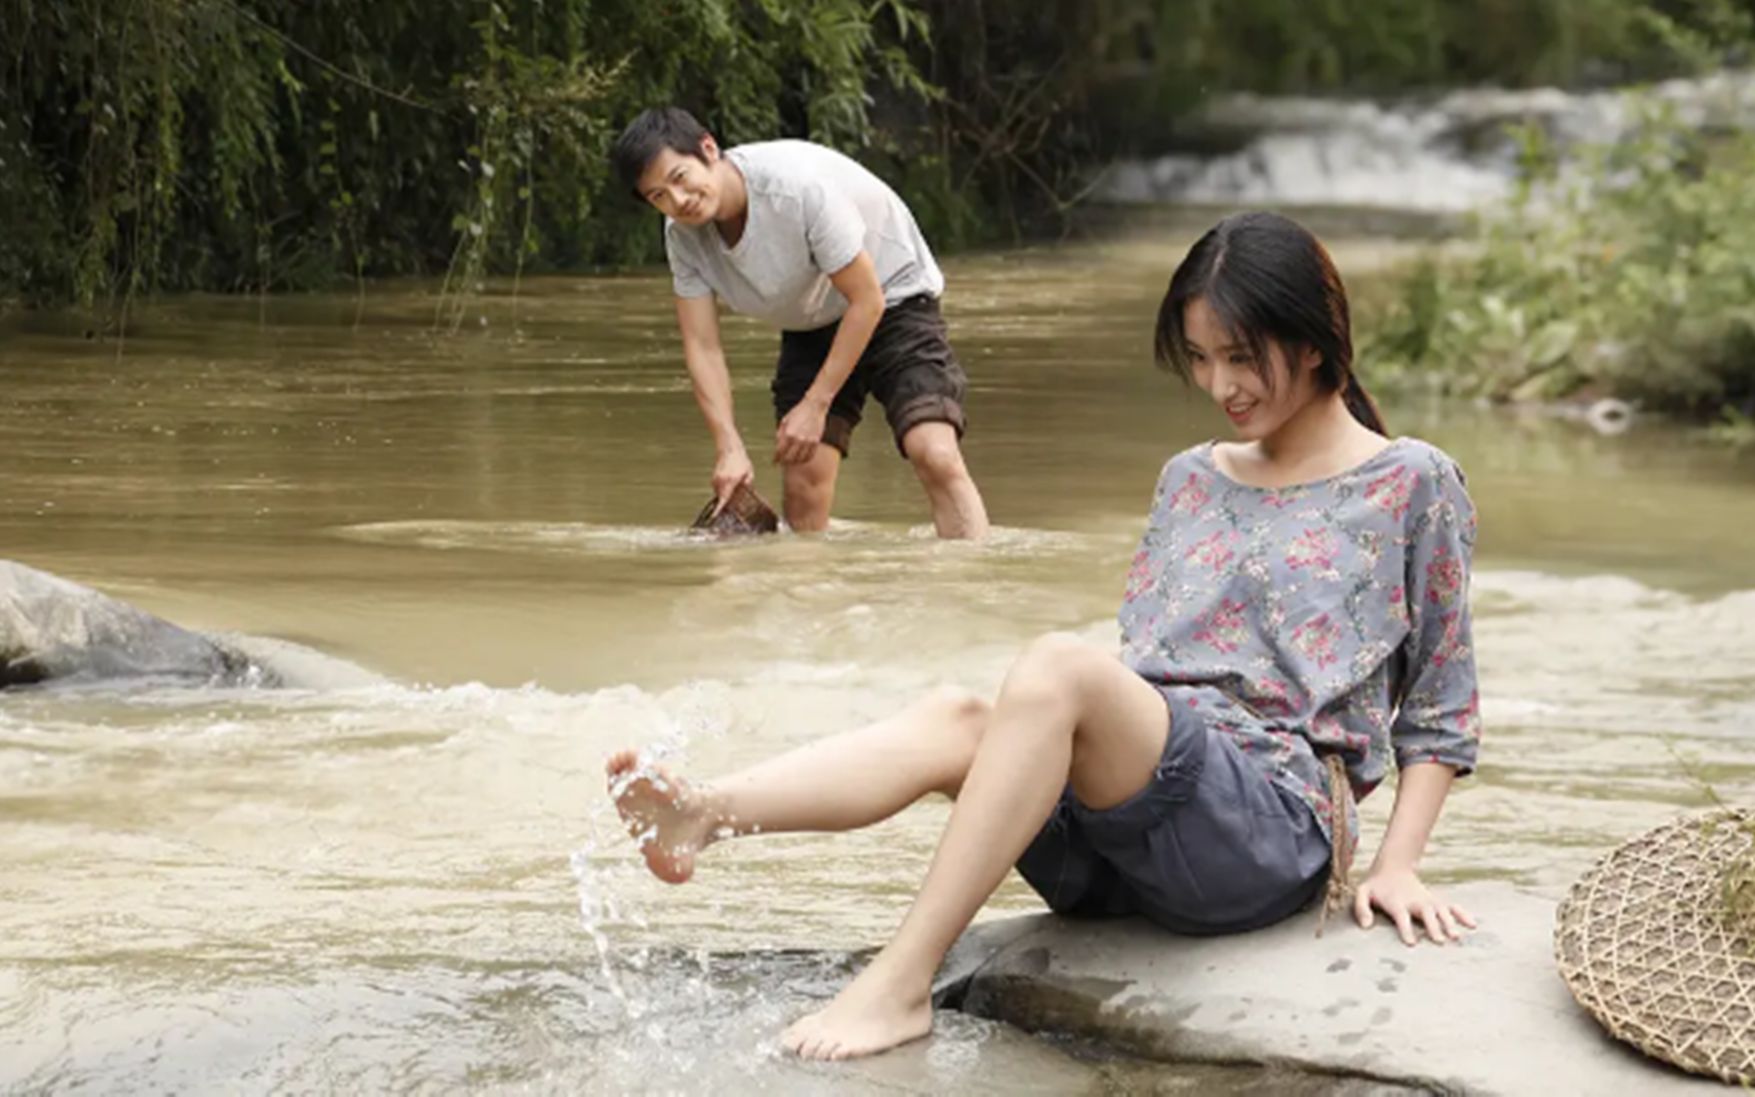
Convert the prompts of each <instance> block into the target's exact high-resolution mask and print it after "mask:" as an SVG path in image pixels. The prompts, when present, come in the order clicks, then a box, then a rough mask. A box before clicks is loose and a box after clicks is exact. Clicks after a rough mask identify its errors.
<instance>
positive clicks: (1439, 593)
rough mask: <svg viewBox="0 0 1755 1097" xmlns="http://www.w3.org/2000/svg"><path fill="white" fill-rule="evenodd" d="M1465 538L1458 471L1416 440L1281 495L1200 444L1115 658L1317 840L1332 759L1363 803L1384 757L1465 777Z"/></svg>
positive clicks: (1156, 518)
mask: <svg viewBox="0 0 1755 1097" xmlns="http://www.w3.org/2000/svg"><path fill="white" fill-rule="evenodd" d="M1474 544H1475V510H1474V505H1473V504H1472V503H1471V502H1470V500H1469V496H1468V492H1467V491H1466V490H1464V487H1463V476H1462V471H1461V470H1460V469H1459V468H1457V465H1456V462H1454V461H1452V460H1451V459H1450V457H1449V456H1447V455H1446V454H1445V453H1444V452H1443V451H1441V450H1439V449H1438V448H1436V447H1435V446H1431V445H1428V444H1427V443H1425V442H1421V441H1418V440H1416V439H1412V438H1401V439H1397V440H1396V441H1394V442H1391V443H1390V444H1389V445H1388V447H1386V448H1385V449H1384V450H1383V451H1382V452H1380V453H1378V454H1377V455H1376V456H1374V457H1372V458H1371V459H1370V460H1368V461H1366V462H1365V463H1364V464H1362V465H1359V466H1358V467H1356V468H1354V469H1352V470H1350V471H1348V472H1344V473H1341V474H1340V475H1338V476H1334V477H1331V478H1329V479H1327V480H1321V481H1317V482H1315V483H1311V484H1301V485H1298V486H1295V487H1288V488H1279V489H1268V488H1255V487H1250V486H1248V485H1245V484H1241V483H1238V482H1236V481H1234V480H1232V479H1230V478H1229V477H1227V476H1226V475H1225V474H1224V473H1222V472H1220V471H1219V469H1218V466H1217V465H1215V464H1214V461H1213V454H1212V445H1211V443H1208V444H1205V445H1201V446H1197V447H1195V448H1193V449H1190V450H1187V451H1185V452H1183V453H1180V454H1178V455H1177V456H1175V457H1174V458H1172V459H1171V460H1170V463H1169V464H1168V465H1166V466H1165V467H1164V473H1163V476H1162V477H1161V478H1160V479H1159V481H1158V491H1157V495H1156V497H1155V499H1154V500H1153V504H1152V516H1151V522H1150V525H1149V526H1148V527H1147V529H1146V533H1145V537H1144V538H1143V539H1142V540H1141V543H1140V549H1139V552H1138V554H1136V555H1135V557H1134V561H1133V568H1132V570H1131V571H1130V572H1129V573H1128V577H1127V592H1126V595H1125V597H1124V599H1123V602H1122V606H1121V615H1120V617H1121V636H1122V658H1123V660H1124V661H1125V662H1126V663H1127V665H1128V666H1130V667H1132V668H1133V669H1134V670H1135V671H1137V672H1138V673H1139V674H1140V675H1141V676H1142V677H1144V678H1145V679H1146V680H1147V681H1149V682H1151V683H1153V684H1154V685H1156V686H1158V687H1159V688H1161V689H1183V688H1186V689H1189V692H1188V693H1187V694H1185V702H1186V703H1188V704H1191V705H1193V706H1194V707H1195V708H1196V709H1197V711H1201V712H1203V713H1204V714H1205V717H1206V720H1207V722H1208V724H1209V726H1211V727H1213V728H1215V729H1216V730H1218V731H1221V732H1223V733H1224V734H1226V735H1229V736H1230V737H1231V739H1232V740H1233V741H1234V742H1235V743H1236V744H1237V745H1238V746H1239V747H1240V748H1242V750H1243V752H1244V754H1245V755H1246V756H1247V757H1248V758H1249V759H1250V760H1251V761H1253V762H1254V763H1256V764H1257V765H1259V766H1261V767H1262V769H1263V771H1264V772H1266V773H1267V775H1268V776H1269V777H1270V778H1271V779H1272V780H1273V781H1274V782H1276V783H1277V784H1279V785H1280V786H1282V787H1283V788H1285V789H1288V790H1290V791H1291V792H1293V793H1294V794H1296V795H1297V796H1299V797H1301V798H1302V799H1304V800H1305V801H1306V802H1307V803H1309V804H1310V806H1311V807H1312V808H1313V809H1314V810H1315V812H1316V816H1317V818H1318V820H1320V821H1321V824H1322V826H1323V828H1324V830H1325V831H1327V829H1328V826H1329V801H1328V790H1327V781H1326V780H1325V778H1324V772H1323V767H1322V763H1321V762H1320V761H1319V756H1320V755H1322V754H1326V753H1328V752H1331V751H1338V752H1339V753H1340V755H1341V758H1342V760H1343V761H1344V762H1345V763H1346V768H1347V774H1348V776H1349V778H1350V779H1351V782H1352V786H1353V793H1354V795H1355V796H1357V797H1360V798H1363V797H1364V796H1365V795H1366V794H1367V793H1369V792H1370V791H1371V790H1372V789H1373V788H1375V787H1376V786H1377V784H1378V782H1379V781H1381V780H1383V776H1384V773H1385V772H1386V771H1387V769H1388V767H1389V760H1390V758H1391V757H1392V756H1393V757H1394V758H1395V761H1396V764H1397V765H1398V766H1408V765H1412V764H1414V763H1417V762H1441V763H1443V764H1445V765H1449V766H1454V767H1456V769H1457V772H1458V774H1459V775H1460V774H1464V773H1467V772H1469V771H1471V770H1472V769H1473V768H1474V765H1475V756H1476V752H1477V749H1478V747H1479V743H1480V736H1481V721H1480V702H1479V694H1478V692H1477V689H1476V683H1475V657H1474V651H1473V647H1472V640H1471V635H1470V625H1469V603H1468V577H1469V561H1470V557H1471V555H1472V553H1473V550H1474ZM1171 733H1172V734H1175V732H1174V729H1173V730H1172V732H1171ZM1355 833H1356V831H1355Z"/></svg>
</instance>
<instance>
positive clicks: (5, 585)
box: [0, 560, 274, 689]
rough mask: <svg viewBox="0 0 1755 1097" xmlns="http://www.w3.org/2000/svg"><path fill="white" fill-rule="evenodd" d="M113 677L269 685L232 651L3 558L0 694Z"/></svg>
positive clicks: (0, 563) (260, 672) (0, 564)
mask: <svg viewBox="0 0 1755 1097" xmlns="http://www.w3.org/2000/svg"><path fill="white" fill-rule="evenodd" d="M112 678H168V679H182V680H190V681H197V682H202V683H213V684H250V685H257V684H274V683H273V682H272V680H271V679H270V677H269V676H268V675H267V674H266V672H264V671H263V670H262V669H261V668H259V667H257V666H255V665H254V664H253V663H252V662H251V661H250V660H249V659H248V658H247V657H246V656H244V655H243V654H241V653H240V652H238V651H237V650H235V649H234V648H232V647H230V646H228V645H225V644H222V643H220V642H218V641H216V640H214V639H212V638H211V637H207V636H203V635H201V634H199V633H195V632H190V631H189V630H188V629H184V628H179V627H177V626H176V625H173V624H171V623H170V622H169V621H165V620H163V619H161V618H158V617H154V616H153V615H152V614H150V613H147V612H145V611H144V610H139V609H136V608H134V607H133V606H130V605H128V604H126V603H124V602H119V601H117V600H116V599H114V598H111V597H110V596H108V595H106V594H102V593H99V592H98V591H95V590H93V589H91V588H90V587H86V586H81V585H80V584H78V583H74V582H70V581H68V580H66V579H63V578H61V577H60V576H57V575H50V574H49V573H48V572H45V571H38V570H37V569H35V568H32V567H26V566H25V565H23V564H19V563H15V562H13V561H11V560H0V689H4V688H6V687H7V686H11V685H32V684H35V683H38V682H50V681H64V680H78V681H101V680H106V679H112Z"/></svg>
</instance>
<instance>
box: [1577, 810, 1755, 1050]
mask: <svg viewBox="0 0 1755 1097" xmlns="http://www.w3.org/2000/svg"><path fill="white" fill-rule="evenodd" d="M1751 857H1755V812H1748V811H1741V810H1730V809H1725V810H1719V811H1714V812H1711V813H1709V814H1706V815H1698V816H1692V817H1689V818H1685V819H1679V820H1677V821H1675V822H1673V823H1669V824H1666V825H1665V826H1661V827H1659V828H1657V829H1656V830H1653V831H1651V832H1649V833H1647V834H1644V835H1641V836H1640V837H1638V838H1635V839H1633V840H1632V841H1630V842H1628V843H1627V844H1625V845H1623V846H1621V847H1620V848H1619V849H1617V850H1615V851H1614V852H1613V853H1610V854H1609V855H1608V856H1607V857H1604V858H1603V859H1602V860H1601V861H1599V862H1597V863H1596V865H1594V866H1592V868H1591V869H1590V870H1589V871H1588V872H1586V873H1585V874H1584V875H1583V876H1582V877H1580V878H1579V880H1578V882H1577V883H1575V884H1573V885H1572V891H1571V892H1570V893H1569V894H1568V895H1567V896H1566V899H1565V901H1564V902H1562V903H1561V904H1560V909H1559V912H1558V914H1557V922H1556V925H1555V927H1554V958H1555V960H1556V961H1558V963H1559V966H1560V977H1561V978H1562V979H1564V980H1565V981H1566V986H1567V988H1568V989H1569V990H1571V991H1572V995H1573V997H1575V998H1577V999H1578V1001H1579V1004H1580V1005H1582V1006H1584V1008H1585V1009H1587V1010H1589V1011H1590V1013H1591V1014H1592V1016H1594V1017H1595V1018H1596V1019H1597V1020H1598V1021H1599V1022H1601V1023H1602V1025H1603V1027H1604V1028H1606V1029H1608V1030H1609V1033H1610V1034H1611V1035H1613V1036H1614V1037H1616V1038H1617V1039H1620V1040H1625V1041H1626V1042H1628V1043H1630V1044H1632V1045H1633V1046H1634V1047H1636V1048H1638V1049H1639V1050H1641V1051H1643V1052H1645V1053H1646V1054H1647V1055H1650V1056H1652V1057H1653V1058H1657V1059H1662V1060H1664V1061H1666V1062H1669V1063H1673V1064H1675V1065H1676V1066H1679V1067H1681V1068H1682V1069H1683V1070H1688V1071H1692V1072H1694V1073H1696V1074H1707V1075H1711V1076H1713V1077H1715V1078H1720V1079H1723V1080H1724V1081H1727V1082H1736V1083H1742V1084H1744V1085H1750V1084H1755V907H1752V906H1751V903H1750V900H1751V899H1752V898H1755V895H1752V894H1751V892H1750V890H1749V889H1751V888H1755V876H1752V875H1751V873H1752V868H1751ZM1733 900H1735V901H1734V903H1733Z"/></svg>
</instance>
